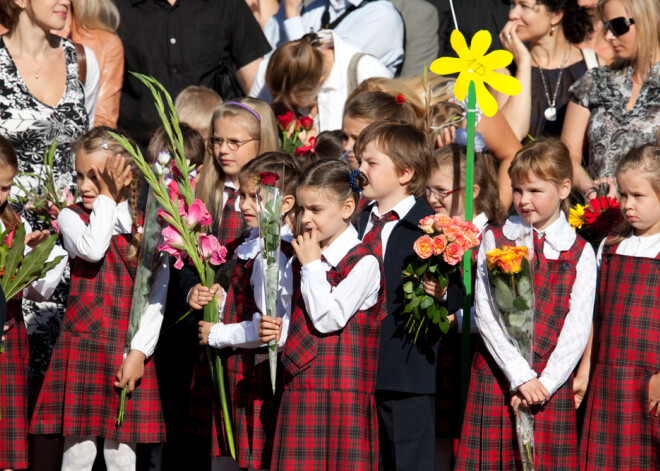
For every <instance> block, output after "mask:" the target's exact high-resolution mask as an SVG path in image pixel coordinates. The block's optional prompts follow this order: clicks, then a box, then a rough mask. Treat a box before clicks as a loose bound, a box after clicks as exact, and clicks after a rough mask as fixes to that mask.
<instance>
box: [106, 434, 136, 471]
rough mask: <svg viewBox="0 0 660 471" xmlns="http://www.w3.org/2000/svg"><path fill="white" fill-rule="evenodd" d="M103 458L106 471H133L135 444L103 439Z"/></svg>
mask: <svg viewBox="0 0 660 471" xmlns="http://www.w3.org/2000/svg"><path fill="white" fill-rule="evenodd" d="M103 457H104V458H105V467H106V468H107V469H108V471H135V462H136V458H135V443H119V442H116V441H114V440H108V439H107V438H106V439H105V444H104V445H103Z"/></svg>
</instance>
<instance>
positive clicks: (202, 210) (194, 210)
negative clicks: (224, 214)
mask: <svg viewBox="0 0 660 471" xmlns="http://www.w3.org/2000/svg"><path fill="white" fill-rule="evenodd" d="M182 216H183V215H182ZM185 218H186V223H187V224H188V227H191V228H192V227H195V225H196V224H197V223H199V224H200V225H202V226H208V225H209V224H211V223H212V222H213V221H212V220H211V215H210V214H209V212H208V211H207V209H206V206H205V205H204V203H202V200H200V199H195V201H193V203H192V204H191V205H190V206H189V207H188V214H187V215H186V216H185Z"/></svg>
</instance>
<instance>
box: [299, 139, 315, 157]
mask: <svg viewBox="0 0 660 471" xmlns="http://www.w3.org/2000/svg"><path fill="white" fill-rule="evenodd" d="M307 142H308V144H307V145H306V146H300V147H296V155H297V156H298V157H300V156H301V155H305V154H306V153H307V152H311V153H312V154H313V153H314V145H315V144H316V138H315V137H314V136H312V137H310V138H309V140H308V141H307Z"/></svg>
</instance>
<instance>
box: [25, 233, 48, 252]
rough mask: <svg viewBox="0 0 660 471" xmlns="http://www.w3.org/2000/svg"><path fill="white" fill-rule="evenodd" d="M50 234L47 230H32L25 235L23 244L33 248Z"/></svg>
mask: <svg viewBox="0 0 660 471" xmlns="http://www.w3.org/2000/svg"><path fill="white" fill-rule="evenodd" d="M49 235H50V232H49V231H34V232H30V233H29V234H28V235H26V236H25V245H27V246H28V247H30V248H35V247H36V246H37V245H39V244H40V243H42V242H43V241H44V240H46V239H47V238H48V236H49Z"/></svg>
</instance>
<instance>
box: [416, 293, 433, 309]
mask: <svg viewBox="0 0 660 471" xmlns="http://www.w3.org/2000/svg"><path fill="white" fill-rule="evenodd" d="M434 303H435V299H433V298H432V297H431V296H428V295H426V296H425V297H424V298H422V301H421V302H420V303H419V307H420V308H421V309H428V308H429V307H431V305H432V304H434Z"/></svg>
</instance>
